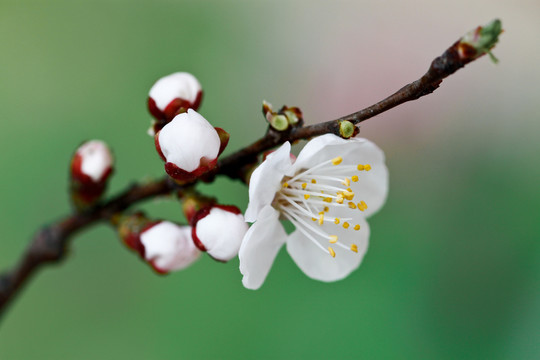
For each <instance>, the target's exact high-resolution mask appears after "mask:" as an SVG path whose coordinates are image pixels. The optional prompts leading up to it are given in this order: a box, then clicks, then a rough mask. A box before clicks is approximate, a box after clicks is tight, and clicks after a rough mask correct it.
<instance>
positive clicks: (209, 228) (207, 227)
mask: <svg viewBox="0 0 540 360" xmlns="http://www.w3.org/2000/svg"><path fill="white" fill-rule="evenodd" d="M248 228H249V227H248V225H247V224H246V222H245V221H244V216H242V214H234V213H232V212H230V211H226V210H223V209H220V208H218V207H214V208H212V210H210V213H209V214H208V215H206V216H205V217H204V218H202V219H201V220H199V221H198V222H197V227H196V232H197V238H199V240H200V241H201V242H202V244H203V245H204V247H205V248H206V250H207V252H208V254H210V256H212V257H213V258H215V259H218V260H222V261H229V260H231V259H232V258H233V257H235V256H236V255H237V254H238V250H239V249H240V245H241V244H242V239H243V238H244V235H245V234H246V232H247V230H248Z"/></svg>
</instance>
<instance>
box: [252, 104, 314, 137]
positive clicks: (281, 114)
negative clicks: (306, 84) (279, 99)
mask: <svg viewBox="0 0 540 360" xmlns="http://www.w3.org/2000/svg"><path fill="white" fill-rule="evenodd" d="M262 111H263V115H264V117H265V118H266V121H268V123H269V124H270V126H271V127H272V128H273V129H274V130H277V131H285V130H287V129H288V128H289V125H290V126H302V124H303V123H304V119H303V116H302V111H301V110H300V109H299V108H297V107H288V106H287V105H283V106H282V107H281V109H280V110H279V111H277V112H276V111H273V110H272V104H270V103H268V102H266V101H263V107H262Z"/></svg>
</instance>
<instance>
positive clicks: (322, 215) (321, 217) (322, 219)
mask: <svg viewBox="0 0 540 360" xmlns="http://www.w3.org/2000/svg"><path fill="white" fill-rule="evenodd" d="M323 223H324V213H323V212H321V213H319V225H322V224H323Z"/></svg>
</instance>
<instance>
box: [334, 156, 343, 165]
mask: <svg viewBox="0 0 540 360" xmlns="http://www.w3.org/2000/svg"><path fill="white" fill-rule="evenodd" d="M342 161H343V158H342V157H341V156H338V157H336V158H333V159H332V164H333V165H339V164H341V162H342Z"/></svg>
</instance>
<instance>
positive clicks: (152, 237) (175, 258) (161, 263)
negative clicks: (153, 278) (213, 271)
mask: <svg viewBox="0 0 540 360" xmlns="http://www.w3.org/2000/svg"><path fill="white" fill-rule="evenodd" d="M140 239H141V244H142V246H143V248H144V259H145V260H146V261H147V262H148V263H149V264H150V265H151V266H152V267H153V268H154V270H156V271H157V272H158V273H161V274H166V273H168V272H170V271H175V270H181V269H184V268H186V267H188V266H189V265H191V264H192V263H193V262H194V261H195V260H197V259H198V258H199V255H200V251H199V249H197V247H196V246H195V244H194V243H193V241H192V239H191V227H190V226H179V225H176V224H174V223H172V222H169V221H160V222H158V223H156V224H154V225H152V226H150V227H148V228H146V229H145V230H143V231H142V233H141V235H140Z"/></svg>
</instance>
